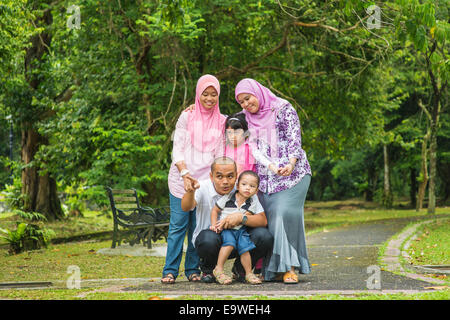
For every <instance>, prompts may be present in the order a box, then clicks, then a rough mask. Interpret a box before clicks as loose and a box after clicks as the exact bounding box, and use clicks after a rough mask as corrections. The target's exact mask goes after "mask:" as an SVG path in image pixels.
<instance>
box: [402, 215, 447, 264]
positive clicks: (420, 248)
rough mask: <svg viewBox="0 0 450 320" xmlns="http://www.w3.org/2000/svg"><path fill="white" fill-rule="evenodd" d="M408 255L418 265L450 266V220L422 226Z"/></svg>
mask: <svg viewBox="0 0 450 320" xmlns="http://www.w3.org/2000/svg"><path fill="white" fill-rule="evenodd" d="M408 254H409V256H410V257H411V259H412V261H411V262H412V263H413V264H416V265H450V219H441V220H437V221H436V222H432V223H429V224H426V225H422V226H421V227H420V228H419V230H418V237H417V238H416V239H415V240H414V241H412V243H411V245H410V247H409V248H408Z"/></svg>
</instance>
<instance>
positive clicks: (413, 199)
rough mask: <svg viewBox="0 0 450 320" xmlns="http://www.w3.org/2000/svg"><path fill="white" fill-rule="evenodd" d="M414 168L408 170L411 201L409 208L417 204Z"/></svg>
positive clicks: (415, 172)
mask: <svg viewBox="0 0 450 320" xmlns="http://www.w3.org/2000/svg"><path fill="white" fill-rule="evenodd" d="M416 174H417V171H416V168H413V167H411V168H409V178H410V187H409V200H410V201H411V207H412V208H415V207H416V204H417V198H416V194H417V178H416Z"/></svg>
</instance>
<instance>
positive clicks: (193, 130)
mask: <svg viewBox="0 0 450 320" xmlns="http://www.w3.org/2000/svg"><path fill="white" fill-rule="evenodd" d="M219 95H220V84H219V81H218V80H217V78H216V77H214V76H212V75H209V74H206V75H204V76H202V77H200V79H198V82H197V87H196V92H195V109H194V110H193V111H192V112H182V113H181V115H180V117H179V118H178V122H177V124H176V127H175V134H174V139H173V150H172V164H171V166H170V170H169V176H168V183H169V191H170V194H169V196H170V226H169V234H168V238H167V254H166V262H165V265H164V269H163V274H162V279H161V282H162V283H174V282H175V279H176V278H177V276H178V271H179V266H180V263H181V257H182V255H183V242H184V238H185V236H186V232H187V235H188V247H187V251H186V257H185V268H184V270H185V275H186V277H187V279H188V280H189V281H200V269H199V257H198V255H197V252H196V250H195V248H194V246H193V244H192V235H193V232H194V229H195V226H196V221H195V220H196V212H195V209H194V210H192V211H190V212H185V211H183V210H182V209H181V198H182V197H183V195H184V193H185V192H186V191H188V190H190V188H192V180H191V179H192V178H194V179H195V180H197V181H198V180H203V179H209V172H210V167H211V163H212V162H213V161H214V159H215V158H216V157H218V156H220V155H221V153H222V145H223V132H224V124H225V116H223V115H222V114H221V113H220V109H219Z"/></svg>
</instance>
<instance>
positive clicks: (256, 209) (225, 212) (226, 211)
mask: <svg viewBox="0 0 450 320" xmlns="http://www.w3.org/2000/svg"><path fill="white" fill-rule="evenodd" d="M233 193H234V190H233V191H231V192H230V193H228V194H226V195H223V196H222V197H221V198H220V199H219V200H218V201H217V202H216V205H217V207H219V208H220V209H221V212H220V217H219V220H222V219H225V218H226V217H227V216H229V215H230V214H232V213H235V212H240V213H245V212H247V211H249V212H251V213H252V214H259V213H261V212H264V208H263V207H262V205H261V203H260V202H259V199H258V196H257V195H256V194H255V195H253V196H251V197H250V198H251V200H252V204H251V205H250V207H249V208H248V209H244V208H242V207H243V206H244V205H245V201H244V202H243V203H242V204H241V205H240V206H239V205H238V203H237V200H236V201H235V202H234V203H235V205H236V208H227V207H225V205H226V203H227V202H228V201H229V200H230V199H231V197H232V195H233ZM241 227H242V225H238V226H236V227H234V228H233V229H235V230H238V229H240V228H241Z"/></svg>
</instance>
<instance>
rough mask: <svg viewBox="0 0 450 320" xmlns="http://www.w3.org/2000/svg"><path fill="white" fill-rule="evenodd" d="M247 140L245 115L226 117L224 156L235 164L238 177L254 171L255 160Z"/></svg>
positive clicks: (236, 114) (238, 114) (237, 114)
mask: <svg viewBox="0 0 450 320" xmlns="http://www.w3.org/2000/svg"><path fill="white" fill-rule="evenodd" d="M247 140H248V125H247V121H246V120H245V114H243V113H242V112H241V113H235V114H232V115H230V116H228V118H227V119H226V121H225V150H224V156H226V157H229V158H231V159H233V160H234V161H235V162H236V165H237V175H238V176H239V174H240V173H241V172H243V171H246V170H251V171H255V158H253V155H252V152H251V149H250V146H249V144H248V141H247Z"/></svg>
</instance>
